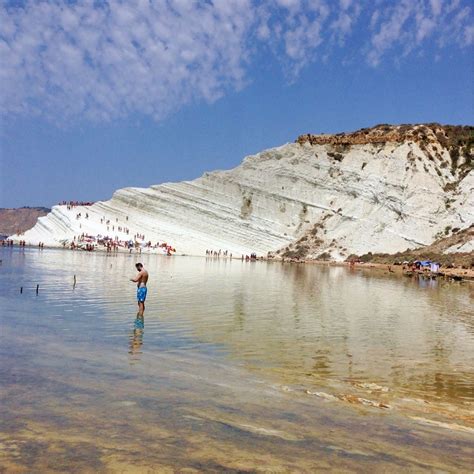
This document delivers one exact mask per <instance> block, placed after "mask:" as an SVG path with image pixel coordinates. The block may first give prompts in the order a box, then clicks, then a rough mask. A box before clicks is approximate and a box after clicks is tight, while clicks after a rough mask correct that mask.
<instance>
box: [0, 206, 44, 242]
mask: <svg viewBox="0 0 474 474" xmlns="http://www.w3.org/2000/svg"><path fill="white" fill-rule="evenodd" d="M50 211H51V209H47V208H45V207H20V208H16V209H5V208H2V209H0V235H4V236H7V235H11V234H13V233H15V232H20V233H21V232H25V231H26V230H28V229H31V228H32V227H33V226H34V225H35V224H36V221H37V220H38V217H41V216H45V215H46V214H48V212H50Z"/></svg>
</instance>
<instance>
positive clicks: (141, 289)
mask: <svg viewBox="0 0 474 474" xmlns="http://www.w3.org/2000/svg"><path fill="white" fill-rule="evenodd" d="M135 267H136V269H137V271H138V274H137V276H136V277H135V278H131V279H130V281H133V282H135V283H136V284H137V301H138V313H137V316H143V313H144V311H145V300H146V291H147V289H146V283H147V281H148V272H147V271H146V270H145V269H144V268H143V264H141V263H137V264H136V265H135Z"/></svg>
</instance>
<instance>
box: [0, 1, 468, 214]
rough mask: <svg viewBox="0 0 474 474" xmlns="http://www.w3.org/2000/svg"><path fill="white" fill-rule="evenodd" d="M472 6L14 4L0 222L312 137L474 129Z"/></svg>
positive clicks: (6, 62)
mask: <svg viewBox="0 0 474 474" xmlns="http://www.w3.org/2000/svg"><path fill="white" fill-rule="evenodd" d="M473 8H474V7H473V3H472V1H469V0H359V1H358V0H273V1H272V0H260V1H256V0H212V1H211V0H207V1H204V0H201V1H193V0H126V1H125V0H124V1H118V0H114V1H112V0H109V1H107V0H97V1H93V0H84V1H71V0H70V1H62V2H61V1H41V0H36V1H19V0H16V1H8V0H0V114H1V116H0V120H1V130H0V139H1V149H0V152H1V156H0V158H1V167H0V207H14V206H22V205H46V206H50V205H52V204H54V203H55V202H57V201H59V200H63V199H79V200H97V199H107V198H108V197H110V196H111V194H112V192H113V191H114V190H115V189H117V188H119V187H125V186H148V185H151V184H156V183H161V182H164V181H174V180H182V179H192V178H195V177H197V176H199V175H201V174H202V173H203V172H204V171H206V170H212V169H227V168H231V167H234V166H236V165H237V164H238V163H239V162H240V161H241V160H242V158H243V157H244V156H245V155H247V154H251V153H255V152H258V151H261V150H262V149H264V148H268V147H271V146H277V145H280V144H283V143H286V142H288V141H293V140H294V139H295V138H296V137H297V136H298V135H299V134H301V133H307V132H314V133H320V132H326V133H328V132H340V131H350V130H354V129H358V128H361V127H366V126H371V125H375V124H377V123H415V122H441V123H454V124H472V123H473V122H474V120H473V118H474V90H473V82H474V81H473V76H474V59H473V58H474V54H473V53H474V12H473Z"/></svg>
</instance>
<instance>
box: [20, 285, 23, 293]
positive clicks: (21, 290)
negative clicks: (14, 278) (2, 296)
mask: <svg viewBox="0 0 474 474" xmlns="http://www.w3.org/2000/svg"><path fill="white" fill-rule="evenodd" d="M21 293H23V287H22V286H21V287H20V294H21Z"/></svg>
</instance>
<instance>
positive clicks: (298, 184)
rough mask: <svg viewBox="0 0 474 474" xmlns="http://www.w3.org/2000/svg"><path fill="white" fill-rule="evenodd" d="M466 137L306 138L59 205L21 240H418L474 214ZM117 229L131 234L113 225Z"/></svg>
mask: <svg viewBox="0 0 474 474" xmlns="http://www.w3.org/2000/svg"><path fill="white" fill-rule="evenodd" d="M472 134H473V127H457V128H456V127H441V126H437V125H417V126H398V127H396V126H385V125H383V126H378V127H375V128H373V129H367V130H361V131H359V132H355V133H353V134H339V135H303V136H301V137H299V138H298V139H297V141H296V142H295V143H291V144H286V145H283V146H280V147H277V148H273V149H270V150H266V151H263V152H261V153H258V154H256V155H252V156H249V157H247V158H245V160H244V161H243V163H242V164H241V165H240V166H238V167H237V168H235V169H233V170H230V171H216V172H212V173H205V174H204V175H203V176H202V177H200V178H198V179H196V180H193V181H184V182H181V183H166V184H161V185H156V186H152V187H151V188H147V189H142V188H126V189H121V190H119V191H117V192H116V193H115V194H114V195H113V197H112V199H111V200H109V201H105V202H99V203H96V204H94V205H92V206H89V207H87V208H84V209H82V210H81V209H79V208H74V209H72V210H68V209H67V208H66V207H65V206H55V207H54V208H53V210H52V212H51V213H50V214H49V215H48V216H46V217H43V218H41V219H39V221H38V223H37V225H36V226H35V227H34V229H32V230H31V231H29V232H27V233H26V234H25V236H24V238H25V239H26V240H27V241H28V242H31V243H35V242H36V241H43V242H45V243H46V244H49V245H60V244H61V242H64V241H69V240H71V239H73V237H74V236H77V235H79V234H81V233H89V234H93V235H95V234H98V233H100V234H102V235H106V234H108V235H109V236H111V237H113V238H115V237H118V238H119V239H126V238H127V236H128V237H130V236H132V238H133V235H134V234H135V233H140V234H145V240H151V241H152V242H155V241H166V242H168V243H170V244H172V245H173V246H174V247H176V248H177V250H178V253H185V254H194V255H202V254H204V253H205V250H206V249H216V250H218V249H222V250H228V251H229V252H232V253H233V254H234V255H240V254H242V253H243V254H248V253H250V252H257V253H258V254H267V252H273V253H274V255H283V254H292V256H300V257H314V258H316V257H318V256H321V255H323V256H324V257H327V258H332V259H337V260H341V259H344V258H346V257H347V256H348V255H350V254H364V253H367V252H369V251H370V252H396V251H400V250H405V249H407V248H414V247H420V246H423V245H428V244H430V243H432V242H433V241H434V240H436V238H437V237H439V235H440V233H444V232H445V230H446V228H448V227H449V228H450V229H453V228H457V229H464V228H467V227H469V226H470V225H471V224H472V223H473V222H474V192H473V191H474V173H473V167H472V164H473V162H472ZM77 213H81V214H82V216H81V218H79V219H78V218H77V217H76V216H77ZM85 213H87V214H88V215H89V217H88V219H84V215H85ZM101 219H102V222H100V221H101ZM107 220H108V221H109V226H108V229H107V226H106V225H105V221H107ZM112 226H113V229H112ZM124 226H126V227H127V228H128V229H129V234H127V235H125V234H123V232H121V231H118V230H117V229H118V227H121V228H123V227H124Z"/></svg>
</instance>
